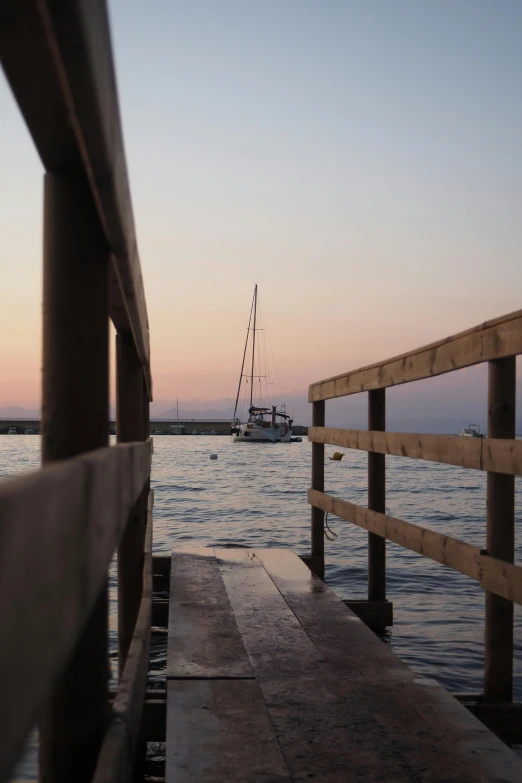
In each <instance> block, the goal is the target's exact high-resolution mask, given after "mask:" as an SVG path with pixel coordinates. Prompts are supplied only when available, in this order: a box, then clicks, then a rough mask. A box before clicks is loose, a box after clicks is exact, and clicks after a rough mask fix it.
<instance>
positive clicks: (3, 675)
mask: <svg viewBox="0 0 522 783" xmlns="http://www.w3.org/2000/svg"><path fill="white" fill-rule="evenodd" d="M149 473H150V451H149V447H148V444H147V443H143V444H127V445H121V446H114V447H112V448H107V449H101V450H99V451H95V452H90V453H89V454H86V455H83V456H81V457H76V458H74V459H71V460H67V461H64V462H60V463H58V464H56V465H52V466H50V467H46V468H44V469H43V470H42V471H40V472H38V473H35V474H33V475H30V476H27V477H24V478H20V479H16V480H14V481H9V482H4V483H3V484H0V616H1V617H2V634H3V635H4V638H5V639H9V644H3V645H0V692H1V693H2V698H1V699H0V724H1V725H2V727H3V729H2V731H3V741H2V745H1V749H0V779H1V780H3V779H5V777H6V775H7V773H8V770H9V769H10V768H11V765H12V764H13V763H14V762H15V761H16V759H17V757H18V754H19V752H20V750H21V747H22V744H23V741H24V738H25V736H26V734H27V732H28V731H29V730H30V729H31V728H32V726H33V725H34V724H35V722H36V721H37V718H38V715H39V711H40V708H41V705H42V702H43V700H44V698H45V697H46V696H47V695H48V693H49V689H50V686H51V684H52V683H53V682H54V681H55V679H56V677H57V676H58V674H59V672H60V671H62V670H63V667H64V665H65V663H66V661H67V660H68V658H69V656H70V654H71V652H72V650H73V649H74V646H75V643H76V640H77V639H78V636H79V634H80V632H81V629H82V628H83V627H84V624H85V621H86V619H87V618H88V617H89V615H90V613H91V612H92V609H93V607H94V604H95V601H96V598H97V596H98V595H99V593H100V589H101V587H102V586H103V584H104V581H105V575H106V572H107V569H108V566H109V563H110V560H111V558H112V555H113V553H114V550H115V549H116V546H117V544H118V541H119V538H120V536H121V533H122V531H123V529H124V527H125V524H126V522H127V519H128V515H129V511H130V509H131V507H132V505H133V503H134V501H135V499H136V497H137V496H138V494H139V493H140V491H141V489H142V487H143V484H144V483H145V481H146V479H147V477H148V475H149ZM22 559H23V563H24V567H23V568H20V563H21V562H22ZM49 563H52V565H53V567H52V568H49Z"/></svg>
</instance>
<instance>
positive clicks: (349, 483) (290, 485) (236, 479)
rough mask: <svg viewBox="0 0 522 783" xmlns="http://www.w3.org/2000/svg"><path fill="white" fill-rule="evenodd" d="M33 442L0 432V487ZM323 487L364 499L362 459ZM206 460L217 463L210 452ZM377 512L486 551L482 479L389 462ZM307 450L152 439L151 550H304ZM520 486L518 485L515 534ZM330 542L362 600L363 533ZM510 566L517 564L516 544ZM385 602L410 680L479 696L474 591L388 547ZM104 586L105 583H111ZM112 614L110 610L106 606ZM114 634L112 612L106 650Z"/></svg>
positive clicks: (34, 454)
mask: <svg viewBox="0 0 522 783" xmlns="http://www.w3.org/2000/svg"><path fill="white" fill-rule="evenodd" d="M39 441H40V439H39V437H38V436H31V435H26V436H24V435H17V436H13V435H11V436H8V435H5V436H4V435H0V479H2V478H3V477H7V476H13V475H17V474H21V473H23V472H26V471H28V470H32V469H35V468H37V467H38V462H39V448H40V443H39ZM335 450H336V449H335V448H334V447H329V446H326V447H325V452H326V457H327V459H326V463H325V487H326V489H327V491H330V492H332V493H334V494H337V495H339V496H341V497H343V498H345V499H347V500H351V501H354V502H356V503H360V504H365V503H366V492H367V474H366V471H367V468H366V463H367V456H366V454H364V453H362V452H361V453H359V452H347V453H346V456H345V457H344V459H343V460H342V461H341V462H332V461H330V460H328V456H329V454H331V453H333V451H335ZM212 452H215V453H217V455H218V460H217V461H211V460H210V459H209V455H210V454H211V453H212ZM386 465H387V484H386V495H387V511H388V513H390V514H392V515H394V516H398V517H401V518H402V519H405V520H408V521H411V522H417V523H419V524H422V525H424V526H426V527H430V528H433V529H434V530H438V531H440V532H443V533H446V534H448V535H451V536H454V537H457V538H461V539H463V540H465V541H468V542H469V543H471V544H475V545H476V546H480V547H484V546H485V530H486V517H485V509H486V499H485V489H486V476H485V474H482V473H480V472H478V471H471V470H462V469H459V468H454V467H449V466H445V465H437V464H430V463H428V462H420V461H415V460H409V459H403V458H400V457H387V458H386ZM310 466H311V445H310V444H309V443H308V442H307V441H306V440H303V442H302V443H292V444H277V445H273V444H258V445H255V444H232V443H230V441H229V439H228V438H227V437H217V436H197V437H195V436H193V437H191V436H177V437H172V436H170V437H167V436H164V437H156V438H154V461H153V480H152V486H153V488H154V490H155V506H154V549H155V552H156V553H168V552H170V550H171V549H172V548H173V547H175V546H176V545H178V544H186V543H187V542H197V543H201V544H202V545H217V546H259V547H263V546H285V547H291V548H292V549H294V550H295V551H297V552H299V553H301V554H305V553H308V552H309V548H310V538H309V526H310V524H309V520H310V510H309V507H308V505H307V503H306V489H307V487H308V486H309V482H310ZM521 500H522V484H521V483H520V480H519V479H517V499H516V512H517V531H518V530H519V529H520V527H521V522H522V520H521V509H522V505H521ZM329 525H330V527H331V529H332V530H333V531H334V532H335V533H337V538H336V540H335V541H333V542H330V541H327V542H326V562H327V569H326V579H327V582H328V584H329V585H330V586H331V587H332V588H333V589H334V590H336V592H337V593H338V594H339V595H341V596H342V597H345V598H364V597H365V589H366V573H367V571H366V560H367V546H366V540H367V534H366V533H365V531H363V530H360V529H359V528H356V527H354V526H352V525H349V524H348V523H346V522H343V521H341V520H339V519H336V518H331V517H330V518H329ZM518 539H519V540H518V546H517V554H516V560H517V561H518V562H520V561H521V560H522V538H521V537H520V536H518ZM387 558H388V560H387V586H388V597H389V599H390V600H392V601H393V603H394V621H395V625H394V626H393V629H391V630H390V632H389V641H390V643H391V645H392V647H393V648H394V650H395V651H396V653H397V654H398V655H399V656H400V657H401V658H403V659H404V660H405V661H407V662H408V663H409V664H410V665H411V666H412V667H413V668H414V669H415V670H417V671H418V672H420V673H422V674H424V675H427V676H432V677H435V678H436V679H437V680H439V681H440V682H441V683H442V684H443V685H444V686H446V687H447V688H449V689H450V690H457V691H459V690H460V691H468V692H480V691H481V686H482V670H483V669H482V667H483V620H484V593H483V592H482V590H481V589H480V588H479V587H478V586H477V585H476V584H475V583H474V582H473V581H472V580H471V579H468V578H467V577H464V576H461V575H460V574H457V573H455V572H453V571H451V570H450V569H447V568H444V567H443V566H440V565H438V564H436V563H433V562H431V561H430V560H427V559H425V558H422V557H420V556H418V555H415V554H414V553H410V552H407V551H405V550H403V549H401V548H400V547H398V546H396V545H394V544H387ZM111 585H112V586H114V577H113V575H112V576H111ZM113 609H114V606H113ZM517 609H518V607H517V608H516V631H515V642H516V652H515V687H516V696H517V698H518V699H520V698H522V632H521V631H522V613H520V611H517ZM115 638H116V626H115V616H114V612H113V616H112V622H111V643H112V645H114V642H115Z"/></svg>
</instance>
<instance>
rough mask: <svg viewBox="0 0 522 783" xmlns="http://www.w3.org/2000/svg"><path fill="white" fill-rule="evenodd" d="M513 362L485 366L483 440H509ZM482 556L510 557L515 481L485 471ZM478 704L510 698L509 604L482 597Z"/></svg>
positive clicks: (490, 595)
mask: <svg viewBox="0 0 522 783" xmlns="http://www.w3.org/2000/svg"><path fill="white" fill-rule="evenodd" d="M516 372H517V365H516V358H515V357H514V356H512V357H508V358H507V359H500V360H496V361H492V362H489V367H488V435H491V436H492V437H494V438H498V439H502V438H506V439H508V440H511V441H512V440H513V439H514V437H515V407H516V396H517V394H516V385H517V384H516ZM486 546H487V551H488V553H489V554H490V555H492V556H493V557H497V558H501V559H502V560H504V561H507V562H509V563H512V562H513V560H514V556H515V478H514V476H506V475H502V474H501V473H491V472H488V481H487V538H486ZM484 642H485V644H484V699H485V700H486V701H487V702H510V701H511V700H512V698H513V604H512V602H511V601H509V600H506V599H505V598H502V597H500V596H498V595H495V594H494V593H490V592H487V593H486V624H485V633H484Z"/></svg>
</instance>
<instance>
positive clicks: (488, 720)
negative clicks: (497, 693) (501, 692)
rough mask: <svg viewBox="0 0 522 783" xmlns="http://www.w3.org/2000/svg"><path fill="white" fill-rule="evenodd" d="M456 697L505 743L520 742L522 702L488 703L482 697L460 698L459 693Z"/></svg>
mask: <svg viewBox="0 0 522 783" xmlns="http://www.w3.org/2000/svg"><path fill="white" fill-rule="evenodd" d="M456 698H458V699H459V701H461V702H462V703H463V704H464V706H465V707H466V708H467V709H468V710H469V711H470V712H471V713H472V714H473V715H475V717H477V718H478V719H479V720H480V721H481V723H483V724H484V725H485V726H487V728H488V729H489V730H490V731H492V732H493V734H496V735H497V737H500V739H501V740H502V741H503V742H505V743H506V744H507V745H520V744H522V704H513V703H506V702H497V703H493V704H488V703H486V702H484V701H483V699H482V698H479V699H472V698H460V695H459V694H457V695H456Z"/></svg>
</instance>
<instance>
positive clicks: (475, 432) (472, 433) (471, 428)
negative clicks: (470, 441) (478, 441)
mask: <svg viewBox="0 0 522 783" xmlns="http://www.w3.org/2000/svg"><path fill="white" fill-rule="evenodd" d="M459 436H460V437H461V438H483V437H484V435H483V434H482V433H481V431H480V427H479V425H478V424H468V426H467V427H465V428H464V429H463V430H461V431H460V432H459Z"/></svg>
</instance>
